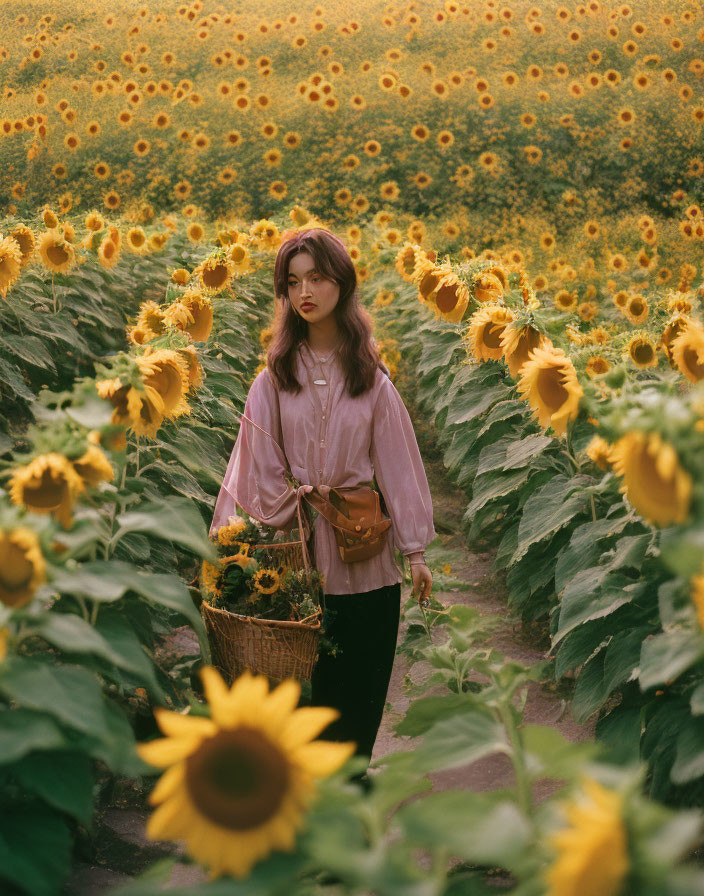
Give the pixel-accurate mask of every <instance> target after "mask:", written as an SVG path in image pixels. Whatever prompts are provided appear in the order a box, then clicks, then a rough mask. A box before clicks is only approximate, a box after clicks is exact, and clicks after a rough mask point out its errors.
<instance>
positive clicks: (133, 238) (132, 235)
mask: <svg viewBox="0 0 704 896" xmlns="http://www.w3.org/2000/svg"><path fill="white" fill-rule="evenodd" d="M125 242H126V243H127V246H128V248H129V249H130V251H131V252H133V253H134V254H135V255H149V246H148V244H147V235H146V233H145V232H144V228H143V227H130V229H129V230H128V231H127V233H126V234H125Z"/></svg>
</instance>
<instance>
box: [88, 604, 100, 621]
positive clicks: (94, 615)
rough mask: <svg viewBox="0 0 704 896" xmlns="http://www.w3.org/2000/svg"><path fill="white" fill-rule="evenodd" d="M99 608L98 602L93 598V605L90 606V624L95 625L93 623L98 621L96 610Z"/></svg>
mask: <svg viewBox="0 0 704 896" xmlns="http://www.w3.org/2000/svg"><path fill="white" fill-rule="evenodd" d="M99 609H100V604H99V603H98V601H97V600H94V601H93V606H92V607H91V611H90V620H89V622H90V624H91V625H92V626H95V623H96V622H97V621H98V610H99Z"/></svg>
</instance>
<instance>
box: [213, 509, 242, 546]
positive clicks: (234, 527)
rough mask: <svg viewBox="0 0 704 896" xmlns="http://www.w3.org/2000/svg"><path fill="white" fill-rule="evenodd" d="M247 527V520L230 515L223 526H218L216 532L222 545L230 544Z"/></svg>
mask: <svg viewBox="0 0 704 896" xmlns="http://www.w3.org/2000/svg"><path fill="white" fill-rule="evenodd" d="M246 528H247V521H246V520H245V519H244V517H241V516H231V517H230V518H229V520H228V521H227V524H226V525H225V526H220V528H219V529H218V532H217V537H218V541H219V542H220V544H222V545H231V544H234V543H235V541H236V538H237V536H238V535H239V534H240V533H241V532H243V531H244V530H245V529H246Z"/></svg>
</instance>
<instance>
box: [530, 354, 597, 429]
mask: <svg viewBox="0 0 704 896" xmlns="http://www.w3.org/2000/svg"><path fill="white" fill-rule="evenodd" d="M518 391H519V392H521V393H522V394H523V397H524V398H525V399H526V400H527V401H528V403H529V404H530V406H531V408H532V410H533V412H534V414H536V416H537V417H538V420H539V422H540V425H541V426H542V427H543V428H547V427H549V426H552V428H553V429H554V430H555V434H556V435H558V436H563V435H565V434H566V432H567V423H568V421H570V420H574V419H576V417H577V414H578V412H579V401H580V399H581V397H582V395H583V394H584V393H583V390H582V387H581V386H580V384H579V380H578V379H577V373H576V371H575V369H574V365H573V364H572V361H571V360H570V359H569V358H568V357H567V355H566V354H565V353H564V352H563V351H562V350H561V349H559V348H555V347H554V346H553V345H548V346H538V348H535V349H533V351H532V352H531V353H530V355H529V356H528V360H527V361H526V362H525V364H524V365H523V367H522V368H521V375H520V379H519V380H518Z"/></svg>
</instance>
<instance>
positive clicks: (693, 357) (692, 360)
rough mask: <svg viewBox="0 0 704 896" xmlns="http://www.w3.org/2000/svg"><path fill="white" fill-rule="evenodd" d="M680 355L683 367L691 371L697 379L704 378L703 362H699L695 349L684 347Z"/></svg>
mask: <svg viewBox="0 0 704 896" xmlns="http://www.w3.org/2000/svg"><path fill="white" fill-rule="evenodd" d="M682 355H683V358H682V359H683V361H684V364H685V367H686V368H687V370H689V371H690V372H691V374H692V376H694V377H696V378H697V379H698V380H701V379H704V364H702V363H700V361H699V353H698V352H697V350H696V349H694V348H686V349H685V350H684V352H683V353H682Z"/></svg>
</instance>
